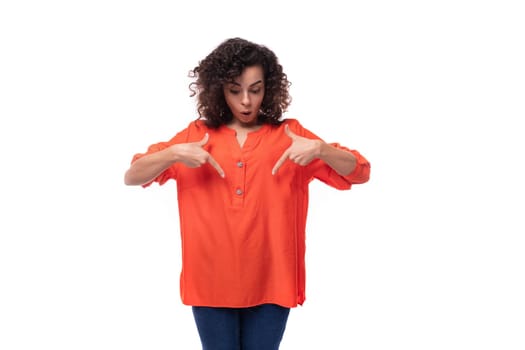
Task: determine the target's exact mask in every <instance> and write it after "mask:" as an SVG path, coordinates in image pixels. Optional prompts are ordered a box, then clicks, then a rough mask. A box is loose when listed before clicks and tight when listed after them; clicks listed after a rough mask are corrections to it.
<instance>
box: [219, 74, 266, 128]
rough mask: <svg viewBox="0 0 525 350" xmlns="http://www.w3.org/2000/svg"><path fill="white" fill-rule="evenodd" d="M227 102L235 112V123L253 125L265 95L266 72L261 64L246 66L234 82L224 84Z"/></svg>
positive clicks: (246, 125) (233, 112)
mask: <svg viewBox="0 0 525 350" xmlns="http://www.w3.org/2000/svg"><path fill="white" fill-rule="evenodd" d="M223 89H224V97H225V99H226V104H227V105H228V107H230V110H231V111H232V114H233V124H237V125H240V126H245V127H249V126H253V125H255V124H256V123H257V115H258V114H259V108H260V107H261V103H262V101H263V97H264V73H263V69H262V67H261V66H253V67H246V68H245V69H244V70H243V72H242V74H241V75H240V76H239V77H237V78H235V79H234V81H233V82H231V83H227V84H225V85H224V88H223Z"/></svg>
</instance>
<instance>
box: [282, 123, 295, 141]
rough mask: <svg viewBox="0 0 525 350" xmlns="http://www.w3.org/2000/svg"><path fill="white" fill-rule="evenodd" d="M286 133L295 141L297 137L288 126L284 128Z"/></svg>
mask: <svg viewBox="0 0 525 350" xmlns="http://www.w3.org/2000/svg"><path fill="white" fill-rule="evenodd" d="M284 132H285V133H286V135H288V137H289V138H291V139H292V140H294V139H295V138H296V137H297V135H296V134H294V132H293V131H292V130H290V127H289V126H288V124H286V125H285V127H284Z"/></svg>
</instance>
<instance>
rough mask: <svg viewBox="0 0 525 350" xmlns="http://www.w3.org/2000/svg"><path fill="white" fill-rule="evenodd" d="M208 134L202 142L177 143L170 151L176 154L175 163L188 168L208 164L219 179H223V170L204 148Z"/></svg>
mask: <svg viewBox="0 0 525 350" xmlns="http://www.w3.org/2000/svg"><path fill="white" fill-rule="evenodd" d="M209 137H210V136H209V135H208V133H206V135H204V137H203V138H202V140H200V141H197V142H188V143H179V144H175V145H173V146H171V148H172V151H173V152H174V153H175V154H177V158H178V159H177V161H179V162H181V163H183V164H184V165H186V166H187V167H189V168H198V167H201V166H202V165H204V164H205V163H210V165H211V166H212V167H214V168H215V170H217V172H218V173H219V175H220V176H221V177H224V170H222V168H221V166H220V165H219V163H217V161H216V160H215V159H214V158H213V157H212V155H211V154H209V153H208V152H207V151H206V150H205V149H204V148H202V147H203V146H204V145H206V144H207V143H208V139H209Z"/></svg>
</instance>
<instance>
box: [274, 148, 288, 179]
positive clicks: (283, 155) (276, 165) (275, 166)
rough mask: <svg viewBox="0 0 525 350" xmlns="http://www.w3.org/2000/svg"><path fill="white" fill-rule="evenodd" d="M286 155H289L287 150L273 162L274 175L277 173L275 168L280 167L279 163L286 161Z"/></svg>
mask: <svg viewBox="0 0 525 350" xmlns="http://www.w3.org/2000/svg"><path fill="white" fill-rule="evenodd" d="M288 156H289V152H288V150H286V151H285V152H284V153H283V154H282V156H281V158H279V160H278V161H277V162H276V163H275V165H274V166H273V169H272V175H275V174H277V170H279V168H280V167H281V165H283V163H284V162H285V161H286V159H288Z"/></svg>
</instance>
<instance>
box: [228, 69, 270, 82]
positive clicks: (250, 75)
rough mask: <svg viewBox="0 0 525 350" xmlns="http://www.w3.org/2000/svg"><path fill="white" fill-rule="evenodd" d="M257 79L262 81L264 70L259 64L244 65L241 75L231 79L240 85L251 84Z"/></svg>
mask: <svg viewBox="0 0 525 350" xmlns="http://www.w3.org/2000/svg"><path fill="white" fill-rule="evenodd" d="M258 81H261V82H263V81H264V72H263V69H262V67H261V66H250V67H246V68H244V70H243V71H242V73H241V75H239V76H238V77H235V78H234V79H233V82H234V83H237V84H240V85H251V84H254V83H256V82H258Z"/></svg>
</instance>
